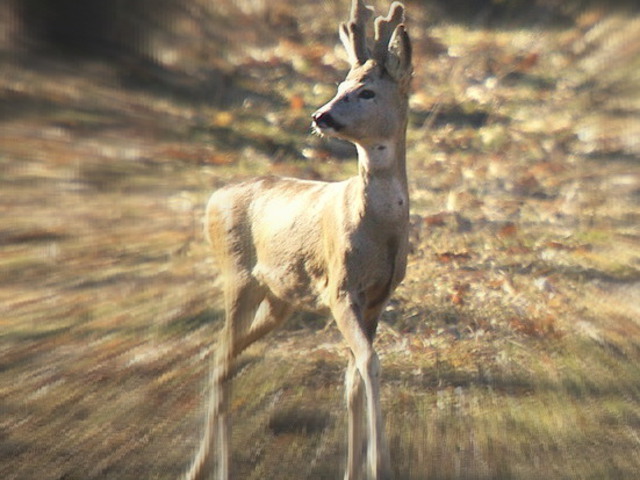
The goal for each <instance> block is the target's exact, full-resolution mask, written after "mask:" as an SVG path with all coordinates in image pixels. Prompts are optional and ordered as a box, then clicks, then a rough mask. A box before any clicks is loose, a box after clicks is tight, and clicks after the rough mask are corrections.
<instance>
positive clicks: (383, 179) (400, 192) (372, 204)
mask: <svg viewBox="0 0 640 480" xmlns="http://www.w3.org/2000/svg"><path fill="white" fill-rule="evenodd" d="M356 148H357V151H358V168H359V176H358V181H359V183H360V185H361V192H362V203H361V208H362V209H363V210H368V211H371V210H373V212H372V213H373V216H374V217H377V218H379V217H384V218H386V219H388V220H389V221H390V222H391V223H395V222H396V221H400V220H402V219H404V218H405V217H406V216H407V215H408V211H409V192H408V187H407V170H406V147H405V134H404V131H403V132H402V135H401V136H400V137H399V138H396V139H390V140H386V141H378V142H371V143H363V144H356ZM362 213H364V212H361V214H362ZM379 220H380V218H379ZM379 220H378V221H379Z"/></svg>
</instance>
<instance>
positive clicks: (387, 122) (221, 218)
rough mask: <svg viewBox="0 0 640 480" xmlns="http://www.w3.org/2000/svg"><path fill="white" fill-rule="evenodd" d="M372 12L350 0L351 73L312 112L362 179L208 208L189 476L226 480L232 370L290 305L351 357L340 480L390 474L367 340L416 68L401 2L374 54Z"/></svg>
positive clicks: (393, 256)
mask: <svg viewBox="0 0 640 480" xmlns="http://www.w3.org/2000/svg"><path fill="white" fill-rule="evenodd" d="M370 16H371V8H370V7H368V6H365V5H364V3H363V2H362V0H353V4H352V7H351V17H350V19H349V21H348V22H346V23H344V24H342V25H341V26H340V30H339V33H340V38H341V40H342V42H343V44H344V47H345V48H346V50H347V53H348V56H349V61H350V63H351V69H350V71H349V73H348V75H347V77H346V79H345V80H344V81H343V82H342V83H341V84H340V85H339V87H338V93H337V95H336V96H335V97H334V98H333V99H332V100H331V101H330V102H329V103H327V104H326V105H325V106H323V107H322V108H320V109H319V110H318V111H317V112H316V113H314V114H313V126H314V128H315V130H316V131H317V132H319V133H320V134H322V135H326V136H331V137H338V138H342V139H345V140H348V141H350V142H352V143H354V144H355V145H356V148H357V152H358V165H359V175H357V176H355V177H353V178H350V179H348V180H345V181H342V182H335V183H334V182H319V181H306V180H299V179H293V178H277V177H262V178H256V179H253V180H249V181H245V182H243V183H239V184H236V185H229V186H226V187H224V188H222V189H220V190H218V191H216V192H215V193H214V194H213V195H212V196H211V199H210V200H209V203H208V206H207V210H206V218H205V233H206V235H207V237H208V239H209V241H210V243H211V245H212V248H213V251H214V252H215V254H216V256H217V259H218V266H219V268H220V269H221V275H222V278H223V290H224V307H225V314H226V317H225V326H224V328H223V330H222V332H221V338H220V340H219V342H218V346H217V349H216V352H215V359H214V362H215V364H214V365H213V368H212V373H211V379H210V381H211V398H210V403H209V407H208V413H207V426H206V431H205V433H204V438H203V440H202V443H201V446H200V450H199V452H198V454H197V457H196V459H195V460H194V462H193V465H192V467H191V470H190V471H189V472H188V473H187V476H186V478H189V479H203V478H212V477H213V474H214V465H216V464H217V472H218V478H219V479H220V480H227V479H228V477H229V453H230V452H229V425H228V406H229V399H230V395H231V378H230V377H231V376H232V372H231V370H232V368H231V367H232V362H233V360H234V359H235V358H236V357H237V355H238V354H239V353H240V352H242V351H243V350H244V349H245V348H246V347H248V346H249V345H250V344H251V343H252V342H254V341H256V340H258V339H259V338H262V337H264V336H265V335H266V334H267V333H268V332H269V331H271V330H273V329H274V328H275V327H277V326H278V325H280V324H282V323H283V322H284V321H285V319H286V318H287V317H288V316H289V314H290V313H291V312H292V311H293V310H295V309H305V310H311V311H316V312H326V313H330V314H331V315H332V316H333V318H334V319H335V321H336V324H337V326H338V328H339V330H340V332H341V333H342V335H343V337H344V340H345V341H346V343H347V345H348V346H349V349H350V360H349V365H348V367H347V372H346V379H345V386H346V403H347V407H348V457H347V469H346V472H345V476H344V478H345V479H346V480H359V479H361V478H363V477H364V476H365V475H366V477H367V478H369V479H370V480H381V479H389V478H390V477H391V465H390V458H389V451H388V447H387V443H386V440H385V435H384V425H383V421H382V414H381V410H380V386H379V375H380V367H379V363H378V357H377V355H376V353H375V351H374V349H373V346H372V342H373V338H374V335H375V332H376V327H377V323H378V318H379V317H380V314H381V312H382V311H383V309H384V308H385V305H386V303H387V301H388V300H389V297H390V295H391V293H392V292H393V290H394V289H395V288H396V286H397V285H398V284H399V283H400V281H401V280H402V278H403V277H404V274H405V269H406V258H407V248H408V225H409V194H408V189H407V174H406V167H405V139H406V128H407V108H408V94H409V84H410V79H411V75H412V66H411V46H410V42H409V37H408V35H407V33H406V31H405V27H404V25H403V21H404V7H403V5H402V4H400V3H397V2H396V3H393V4H392V5H391V8H390V10H389V14H388V16H387V17H385V18H382V17H378V18H377V19H376V20H375V37H374V43H373V45H372V49H371V50H369V48H368V46H367V41H366V36H365V27H366V23H367V22H368V20H369V18H370ZM212 445H215V447H216V450H217V455H214V454H213V453H212V452H211V447H212ZM365 451H366V458H363V454H364V453H365ZM216 457H217V462H216Z"/></svg>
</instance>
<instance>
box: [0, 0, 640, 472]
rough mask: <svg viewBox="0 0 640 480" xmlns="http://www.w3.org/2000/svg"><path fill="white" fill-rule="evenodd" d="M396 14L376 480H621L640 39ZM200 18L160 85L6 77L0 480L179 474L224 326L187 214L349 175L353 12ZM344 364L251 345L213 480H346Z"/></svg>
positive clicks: (307, 342)
mask: <svg viewBox="0 0 640 480" xmlns="http://www.w3.org/2000/svg"><path fill="white" fill-rule="evenodd" d="M375 3H376V4H377V5H378V12H381V11H382V8H381V7H382V2H375ZM408 3H409V5H408V11H409V20H408V30H409V33H410V35H411V37H412V40H413V44H414V57H415V78H414V82H413V94H412V97H411V100H410V104H411V110H412V113H411V117H410V124H409V133H408V162H409V165H408V166H409V175H410V190H411V197H412V231H411V243H412V253H411V255H410V258H409V267H408V272H407V276H406V279H405V281H404V283H403V284H402V285H401V287H400V288H399V289H398V290H397V291H396V293H395V294H394V296H393V299H392V301H391V302H390V304H389V306H388V308H387V310H386V311H385V313H384V316H383V319H382V322H381V325H380V327H379V333H378V337H377V339H376V348H377V351H378V352H379V354H380V358H381V362H382V408H383V412H384V415H385V422H386V429H387V434H388V437H389V442H390V447H391V457H392V461H393V469H394V473H395V478H397V479H398V480H408V479H416V480H419V479H427V478H429V479H464V480H471V479H501V480H502V479H523V480H525V479H531V480H533V479H539V478H553V479H594V480H595V479H605V478H606V479H633V478H637V472H638V471H640V135H638V132H640V120H639V119H640V87H639V85H640V82H639V81H638V72H640V17H639V16H636V15H631V14H629V13H628V12H625V11H610V12H603V11H600V10H595V9H594V10H591V9H589V10H586V9H585V10H581V11H579V12H573V14H572V15H571V16H567V17H565V18H563V21H562V22H560V21H558V22H556V21H553V19H550V18H542V17H540V18H541V19H540V20H539V21H534V20H527V21H520V22H515V23H513V22H509V21H506V20H505V21H503V22H496V23H494V24H490V25H488V24H483V23H474V22H470V21H453V20H451V19H447V18H445V17H438V16H437V15H435V16H434V13H433V12H430V11H429V10H428V9H427V8H426V7H424V6H423V5H422V4H421V3H420V2H415V1H413V2H408ZM220 4H221V5H227V7H228V8H229V9H230V12H231V13H233V14H234V15H233V16H227V17H221V18H212V19H211V22H213V25H214V26H217V27H219V29H220V31H224V32H225V35H226V37H224V38H226V39H227V40H226V42H227V43H225V42H224V41H219V43H215V42H212V43H211V45H212V51H211V52H210V57H208V58H205V59H202V58H195V57H194V58H191V57H189V56H188V55H187V53H188V52H189V50H188V48H187V47H188V46H187V47H184V49H183V50H180V49H179V48H180V47H181V46H180V45H177V46H176V47H175V48H176V49H177V52H178V54H177V55H178V56H180V57H181V58H183V59H184V60H183V62H185V63H184V64H181V65H180V66H179V67H180V68H178V67H177V66H175V64H171V63H170V61H171V59H172V58H175V55H176V54H175V52H168V53H167V52H165V51H164V50H162V51H161V52H160V53H163V54H164V53H166V55H165V56H162V55H160V56H159V58H160V59H161V60H162V61H163V62H165V63H162V64H161V65H160V66H157V65H156V66H153V65H151V64H145V65H140V64H135V63H133V62H130V63H128V64H127V63H119V64H117V65H115V64H114V63H113V62H108V61H101V60H96V59H93V60H90V59H85V60H83V61H82V62H79V61H77V60H73V61H71V60H69V59H65V58H61V57H57V56H51V55H42V54H39V55H36V54H30V55H26V54H25V55H14V54H10V53H8V52H3V53H1V54H0V55H1V58H0V62H1V64H2V67H1V69H0V219H1V222H0V406H1V408H0V478H3V479H7V480H10V479H12V480H32V479H38V480H53V479H65V480H72V479H82V480H89V479H119V480H126V479H131V480H134V479H135V480H137V479H141V478H143V479H169V478H177V477H178V475H180V474H181V473H182V472H183V471H185V469H186V468H187V466H188V464H189V462H190V460H191V458H192V457H193V455H194V452H195V450H196V448H197V445H198V442H199V440H200V435H201V432H202V427H203V418H204V402H205V395H206V387H207V386H206V379H207V372H208V360H209V359H210V357H211V354H212V352H213V349H214V348H215V341H214V340H215V335H216V332H217V331H218V329H219V328H220V326H221V322H222V314H221V312H220V298H219V292H218V287H217V282H216V273H215V268H214V267H215V266H214V264H213V262H212V260H211V259H210V257H209V252H208V251H207V246H206V242H205V240H204V238H203V235H202V233H201V221H202V215H203V210H204V205H205V202H206V199H207V197H208V195H210V193H211V192H212V191H213V190H214V189H215V188H218V187H219V186H221V185H224V184H226V183H228V182H230V181H233V180H237V179H241V178H246V177H248V176H253V175H258V174H265V173H276V174H280V175H291V176H297V177H304V178H315V179H325V180H338V179H343V178H346V177H347V176H349V175H352V174H354V173H355V172H356V166H355V162H354V160H353V159H354V158H355V157H354V152H353V150H352V148H351V147H350V146H348V145H342V144H339V143H336V142H327V141H326V140H324V139H320V138H318V137H314V136H311V135H310V115H311V113H312V112H313V111H314V110H315V109H316V108H318V107H319V106H321V105H323V104H324V103H325V102H326V101H327V100H329V99H330V98H331V97H332V96H333V92H334V89H335V84H336V82H339V81H340V80H341V79H342V77H343V76H344V74H345V73H346V70H347V64H346V63H345V62H344V61H343V57H342V56H341V55H342V53H341V52H340V49H339V47H338V46H337V45H336V40H337V31H336V27H337V25H338V22H339V21H340V20H341V19H342V18H343V17H344V15H345V12H344V10H346V7H345V8H343V7H344V5H342V3H341V2H335V3H332V2H324V3H317V2H299V1H298V2H293V1H291V2H281V3H278V5H279V7H278V8H277V9H276V8H275V7H274V9H273V11H272V10H268V13H269V14H270V15H269V16H268V21H266V22H265V21H264V18H265V12H264V11H258V10H256V11H253V10H251V9H250V8H248V7H247V10H241V9H240V7H237V9H234V8H236V7H233V8H232V7H231V6H230V5H231V4H233V2H230V1H229V2H221V3H220ZM238 4H239V5H240V4H241V2H238ZM243 5H244V4H243ZM221 8H222V7H221ZM263 8H266V9H269V8H270V7H266V6H263ZM256 9H258V7H256ZM227 13H228V12H227ZM436 13H437V12H436ZM221 15H222V14H221ZM535 18H536V17H534V19H535ZM215 22H218V23H215ZM185 28H187V27H185ZM214 30H215V29H214ZM247 31H249V32H250V33H247ZM234 32H236V33H234ZM188 62H193V63H192V64H189V63H188ZM198 62H203V63H206V64H207V65H208V67H207V68H208V69H204V68H200V67H201V63H198ZM185 65H186V66H185ZM189 67H193V68H191V69H189ZM194 71H195V72H197V73H190V74H186V73H184V72H194ZM346 361H347V352H346V347H345V346H344V344H343V343H342V341H341V339H340V334H339V332H338V331H337V329H336V327H335V325H334V324H333V323H332V322H331V321H330V320H329V319H324V318H318V317H314V316H310V315H300V316H297V317H295V318H293V319H291V320H290V321H289V322H288V324H287V325H286V326H285V327H284V328H283V329H281V330H279V331H277V332H274V333H273V334H272V335H270V336H269V337H268V338H265V339H264V340H261V341H259V342H257V343H256V344H255V345H253V346H252V347H250V349H249V350H248V351H247V353H246V354H244V355H243V357H242V360H241V364H240V365H239V367H238V371H237V374H236V377H235V379H234V397H233V401H232V415H233V425H234V430H233V442H232V443H233V456H232V469H233V471H234V476H233V477H234V478H237V479H275V478H278V479H279V480H283V479H288V478H291V479H301V478H305V479H306V478H308V479H332V480H333V479H335V478H340V477H341V476H342V473H341V472H342V471H343V469H344V465H345V451H346V445H345V444H346V432H345V424H346V422H345V407H344V404H343V398H344V396H343V395H344V393H343V386H342V383H343V378H344V368H345V366H346Z"/></svg>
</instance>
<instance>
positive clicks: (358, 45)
mask: <svg viewBox="0 0 640 480" xmlns="http://www.w3.org/2000/svg"><path fill="white" fill-rule="evenodd" d="M372 14H373V8H372V7H370V6H368V5H365V4H364V2H363V1H362V0H353V2H352V4H351V17H350V18H349V21H347V22H345V23H342V24H340V30H339V32H340V39H341V40H342V43H343V45H344V48H345V49H346V51H347V55H348V56H349V61H350V62H351V64H352V65H362V64H363V63H365V62H366V61H367V60H368V59H369V58H373V59H374V60H376V61H377V62H378V63H380V64H382V65H384V62H385V60H386V58H387V52H388V49H389V42H390V41H391V37H392V36H393V32H394V31H395V29H396V28H397V27H398V25H400V24H402V23H403V22H404V6H403V5H402V4H401V3H400V2H394V3H393V4H392V5H391V7H390V8H389V14H388V15H387V16H386V17H378V18H376V20H375V30H374V39H375V43H374V45H373V55H370V53H369V49H368V48H367V37H366V25H367V22H368V21H369V18H371V15H372Z"/></svg>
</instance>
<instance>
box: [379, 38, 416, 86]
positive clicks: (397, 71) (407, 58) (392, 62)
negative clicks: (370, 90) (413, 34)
mask: <svg viewBox="0 0 640 480" xmlns="http://www.w3.org/2000/svg"><path fill="white" fill-rule="evenodd" d="M384 67H385V70H386V71H387V72H388V73H389V75H391V77H392V78H393V79H394V80H395V81H396V82H398V83H404V82H408V80H409V79H410V78H411V73H412V68H411V41H410V40H409V35H407V31H406V30H405V28H404V25H398V26H397V27H396V28H395V30H394V31H393V35H392V36H391V40H389V47H388V53H387V56H386V59H385V64H384Z"/></svg>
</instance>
